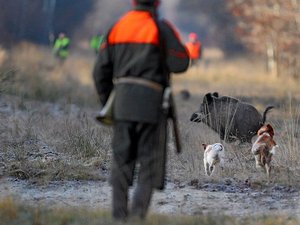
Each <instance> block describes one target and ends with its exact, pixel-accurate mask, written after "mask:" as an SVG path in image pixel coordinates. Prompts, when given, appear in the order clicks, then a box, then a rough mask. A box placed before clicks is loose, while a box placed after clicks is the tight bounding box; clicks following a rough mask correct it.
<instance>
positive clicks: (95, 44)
mask: <svg viewBox="0 0 300 225" xmlns="http://www.w3.org/2000/svg"><path fill="white" fill-rule="evenodd" d="M103 38H104V35H100V34H97V35H95V36H93V37H92V39H91V41H90V48H91V49H93V50H94V51H95V54H98V52H99V48H100V45H101V43H102V41H103Z"/></svg>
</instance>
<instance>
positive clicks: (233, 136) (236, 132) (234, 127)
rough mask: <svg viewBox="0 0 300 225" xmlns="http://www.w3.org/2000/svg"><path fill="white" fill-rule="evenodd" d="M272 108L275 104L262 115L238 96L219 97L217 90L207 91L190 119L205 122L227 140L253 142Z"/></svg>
mask: <svg viewBox="0 0 300 225" xmlns="http://www.w3.org/2000/svg"><path fill="white" fill-rule="evenodd" d="M272 108H274V106H268V107H267V108H266V109H265V111H264V113H263V115H261V114H260V113H259V112H258V111H257V109H256V108H255V107H254V106H252V105H250V104H248V103H245V102H242V101H240V100H238V99H236V98H232V97H229V96H221V97H219V94H218V93H217V92H214V93H207V94H206V95H205V96H204V98H203V102H202V103H201V105H200V109H199V111H197V112H195V113H193V114H192V116H191V118H190V121H192V122H197V123H200V122H203V123H205V124H206V125H207V126H209V127H210V128H212V129H213V130H214V131H216V132H217V133H218V134H219V135H220V138H221V140H225V141H226V142H233V141H236V140H240V142H241V143H243V142H249V143H251V139H252V137H253V136H255V135H256V133H257V131H258V130H259V129H260V128H261V127H262V126H263V125H264V123H265V121H266V116H267V113H268V112H269V110H271V109H272Z"/></svg>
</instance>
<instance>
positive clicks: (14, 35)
mask: <svg viewBox="0 0 300 225" xmlns="http://www.w3.org/2000/svg"><path fill="white" fill-rule="evenodd" d="M93 2H94V0H85V1H83V0H59V1H55V0H13V1H6V0H0V4H1V8H0V32H1V36H0V43H1V44H2V45H5V46H13V44H14V43H15V42H17V41H20V40H29V41H32V42H36V43H41V44H49V35H50V38H51V35H52V36H53V35H56V34H58V33H59V32H61V31H63V32H65V33H68V34H69V35H70V36H71V35H72V33H73V32H74V30H76V29H78V26H79V25H80V23H81V22H82V21H83V20H84V18H85V16H86V15H87V13H88V12H89V11H90V9H91V8H92V6H93Z"/></svg>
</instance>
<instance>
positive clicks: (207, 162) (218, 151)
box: [202, 143, 225, 176]
mask: <svg viewBox="0 0 300 225" xmlns="http://www.w3.org/2000/svg"><path fill="white" fill-rule="evenodd" d="M202 146H203V148H204V157H203V162H204V169H205V174H206V175H207V176H210V175H212V173H213V171H214V169H215V166H216V165H217V164H218V163H221V164H222V161H223V158H224V151H225V148H224V146H223V145H222V144H220V143H215V144H211V145H208V144H202Z"/></svg>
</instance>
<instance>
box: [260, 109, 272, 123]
mask: <svg viewBox="0 0 300 225" xmlns="http://www.w3.org/2000/svg"><path fill="white" fill-rule="evenodd" d="M273 108H274V106H272V105H271V106H268V107H267V108H266V109H265V111H264V113H263V120H262V125H264V124H265V122H266V119H267V113H268V112H269V111H270V110H271V109H273Z"/></svg>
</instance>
